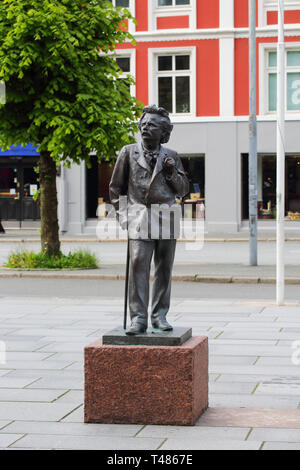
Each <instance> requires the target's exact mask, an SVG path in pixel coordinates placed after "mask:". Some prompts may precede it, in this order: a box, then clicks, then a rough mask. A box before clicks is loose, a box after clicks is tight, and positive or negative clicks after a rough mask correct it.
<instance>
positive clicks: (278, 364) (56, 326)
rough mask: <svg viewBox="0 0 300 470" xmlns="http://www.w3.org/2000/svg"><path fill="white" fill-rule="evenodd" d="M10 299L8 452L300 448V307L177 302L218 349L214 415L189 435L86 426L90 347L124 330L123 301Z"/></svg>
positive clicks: (184, 321) (179, 311)
mask: <svg viewBox="0 0 300 470" xmlns="http://www.w3.org/2000/svg"><path fill="white" fill-rule="evenodd" d="M215 288H216V289H218V285H216V286H215ZM102 295H105V293H104V294H102ZM0 300H1V302H0V318H1V329H0V335H1V336H0V340H1V343H0V345H1V349H2V350H6V354H5V353H4V351H3V352H2V355H1V356H0V359H1V361H0V448H2V449H5V448H8V449H106V450H121V449H125V450H133V449H134V450H141V449H146V450H154V449H162V450H164V449H168V450H170V449H176V450H188V449H206V450H209V449H234V450H238V449H243V450H246V449H249V450H258V449H263V450H270V449H296V450H300V352H299V353H298V354H297V348H298V349H300V303H296V302H294V303H290V304H288V305H286V306H283V307H277V306H276V305H274V304H272V303H271V302H252V301H246V300H245V301H234V300H211V301H210V300H183V299H173V303H172V309H171V312H172V313H170V315H169V320H170V322H173V324H174V325H175V326H191V327H192V328H193V335H206V336H208V337H209V351H210V365H209V372H210V382H209V405H210V407H209V409H208V410H207V411H206V413H205V414H204V415H203V416H202V417H201V418H200V419H199V421H198V422H197V424H196V426H193V427H180V426H142V425H107V424H84V423H83V348H84V346H85V345H88V344H90V343H91V342H93V341H94V340H96V339H98V338H99V337H100V336H101V335H102V334H103V333H104V332H105V331H108V330H110V329H112V328H114V327H117V326H120V325H121V323H122V318H121V317H122V308H123V307H122V305H123V302H122V300H121V299H115V300H114V299H109V298H99V297H98V298H96V297H94V298H83V297H81V298H79V297H78V298H53V297H51V298H45V297H43V298H42V297H32V298H28V297H15V298H12V297H5V296H3V297H1V299H0ZM296 341H298V342H299V343H298V345H297V344H296V343H295V342H296ZM293 347H294V349H293ZM292 355H293V356H292ZM293 357H294V361H293V360H292V358H293ZM298 363H299V364H298Z"/></svg>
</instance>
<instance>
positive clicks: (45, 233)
mask: <svg viewBox="0 0 300 470" xmlns="http://www.w3.org/2000/svg"><path fill="white" fill-rule="evenodd" d="M39 178H40V208H41V243H42V251H43V253H45V254H47V255H58V254H59V253H60V242H59V234H58V230H59V229H58V218H57V192H56V163H55V161H54V160H52V158H51V156H50V152H41V153H40V172H39Z"/></svg>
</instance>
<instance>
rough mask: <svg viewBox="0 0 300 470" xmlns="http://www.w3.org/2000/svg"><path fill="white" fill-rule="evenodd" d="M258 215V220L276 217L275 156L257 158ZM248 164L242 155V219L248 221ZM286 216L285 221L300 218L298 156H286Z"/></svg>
mask: <svg viewBox="0 0 300 470" xmlns="http://www.w3.org/2000/svg"><path fill="white" fill-rule="evenodd" d="M257 163H258V167H257V201H258V207H257V215H258V218H259V219H275V218H276V155H258V161H257ZM248 170H249V161H248V154H243V155H242V218H243V219H248V218H249V207H248V198H249V177H248ZM285 174H286V185H285V216H286V220H299V219H300V155H286V157H285Z"/></svg>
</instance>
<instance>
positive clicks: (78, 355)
mask: <svg viewBox="0 0 300 470" xmlns="http://www.w3.org/2000/svg"><path fill="white" fill-rule="evenodd" d="M50 354H51V353H50ZM47 356H49V354H47ZM83 357H84V348H82V350H81V351H80V352H66V353H56V354H54V355H53V356H51V357H48V359H45V360H46V361H56V362H58V361H62V362H70V363H71V362H74V361H80V360H82V359H83Z"/></svg>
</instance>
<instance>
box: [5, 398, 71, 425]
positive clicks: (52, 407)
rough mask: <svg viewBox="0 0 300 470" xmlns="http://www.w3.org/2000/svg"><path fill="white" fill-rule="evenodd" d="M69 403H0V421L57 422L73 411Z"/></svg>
mask: <svg viewBox="0 0 300 470" xmlns="http://www.w3.org/2000/svg"><path fill="white" fill-rule="evenodd" d="M74 408H75V407H74V405H72V404H71V403H69V404H68V403H64V404H60V403H16V402H14V403H12V402H2V403H1V407H0V419H1V420H7V419H9V420H21V421H29V420H32V421H58V420H60V419H62V418H63V417H64V416H66V415H67V414H68V413H70V412H71V411H72V410H73V409H74Z"/></svg>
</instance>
